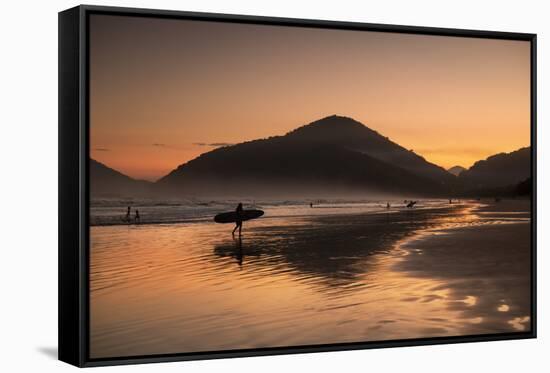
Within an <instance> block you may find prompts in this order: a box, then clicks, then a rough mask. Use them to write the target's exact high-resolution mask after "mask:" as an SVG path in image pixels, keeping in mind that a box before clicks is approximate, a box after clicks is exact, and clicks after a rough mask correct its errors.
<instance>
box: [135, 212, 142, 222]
mask: <svg viewBox="0 0 550 373" xmlns="http://www.w3.org/2000/svg"><path fill="white" fill-rule="evenodd" d="M134 222H135V223H136V224H139V223H141V220H140V217H139V211H138V210H136V217H135V218H134Z"/></svg>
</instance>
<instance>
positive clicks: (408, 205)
mask: <svg viewBox="0 0 550 373" xmlns="http://www.w3.org/2000/svg"><path fill="white" fill-rule="evenodd" d="M405 202H406V201H405ZM416 202H417V201H409V203H408V204H407V208H409V209H412V208H413V207H414V205H416Z"/></svg>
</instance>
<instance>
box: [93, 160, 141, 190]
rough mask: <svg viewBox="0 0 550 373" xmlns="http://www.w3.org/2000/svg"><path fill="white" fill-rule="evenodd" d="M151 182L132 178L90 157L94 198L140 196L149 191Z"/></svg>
mask: <svg viewBox="0 0 550 373" xmlns="http://www.w3.org/2000/svg"><path fill="white" fill-rule="evenodd" d="M151 184H152V183H150V182H148V181H144V180H136V179H132V178H131V177H129V176H126V175H124V174H122V173H120V172H118V171H116V170H114V169H112V168H110V167H108V166H106V165H104V164H103V163H100V162H98V161H96V160H94V159H90V194H91V197H92V198H94V197H95V198H97V197H115V196H124V197H130V196H140V195H144V194H146V193H148V192H149V190H150V187H151Z"/></svg>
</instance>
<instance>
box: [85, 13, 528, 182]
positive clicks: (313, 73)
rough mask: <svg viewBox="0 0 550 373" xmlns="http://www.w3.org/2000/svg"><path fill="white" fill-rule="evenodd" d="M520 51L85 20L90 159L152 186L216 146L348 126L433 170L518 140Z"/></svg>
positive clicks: (474, 43)
mask: <svg viewBox="0 0 550 373" xmlns="http://www.w3.org/2000/svg"><path fill="white" fill-rule="evenodd" d="M529 48H530V45H529V42H526V41H507V40H491V39H476V38H462V37H442V36H426V35H408V34H397V33H382V32H364V31H347V30H327V29H315V28H300V27H275V26H266V25H246V24H236V23H232V24H231V23H218V22H205V21H182V20H170V19H155V18H145V17H122V16H104V15H92V16H91V18H90V136H91V140H90V143H91V146H90V148H91V157H92V158H94V159H97V160H99V161H100V162H103V163H105V164H107V165H108V166H110V167H113V168H115V169H117V170H119V171H121V172H123V173H125V174H127V175H129V176H132V177H135V178H140V179H148V180H156V179H158V178H159V177H162V176H164V175H165V174H167V173H168V172H169V171H171V170H172V169H174V168H176V167H177V166H178V165H180V164H182V163H185V162H187V161H188V160H190V159H193V158H195V157H196V156H198V155H199V154H201V153H204V152H206V151H209V150H211V149H213V148H214V147H216V146H220V145H223V144H233V143H239V142H243V141H247V140H253V139H257V138H263V137H268V136H274V135H283V134H285V133H286V132H288V131H290V130H292V129H294V128H296V127H299V126H301V125H304V124H307V123H309V122H312V121H314V120H317V119H320V118H323V117H326V116H328V115H332V114H338V115H344V116H348V117H352V118H354V119H356V120H358V121H360V122H362V123H364V124H365V125H367V126H368V127H370V128H372V129H374V130H376V131H378V132H379V133H381V134H382V135H384V136H388V137H389V138H390V139H391V140H393V141H394V142H396V143H398V144H400V145H402V146H404V147H406V148H408V149H413V150H414V151H415V152H416V153H418V154H420V155H422V156H424V157H425V158H426V159H427V160H429V161H431V162H433V163H436V164H438V165H440V166H443V167H445V168H448V167H451V166H454V165H461V166H464V167H469V166H471V165H472V163H474V162H475V161H477V160H479V159H483V158H486V157H487V156H489V155H492V154H495V153H498V152H509V151H512V150H516V149H518V148H520V147H524V146H528V145H529V143H530V49H529Z"/></svg>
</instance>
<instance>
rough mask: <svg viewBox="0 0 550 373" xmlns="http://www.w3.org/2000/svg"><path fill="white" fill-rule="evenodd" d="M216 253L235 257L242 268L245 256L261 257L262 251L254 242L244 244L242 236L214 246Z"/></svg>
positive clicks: (219, 255)
mask: <svg viewBox="0 0 550 373" xmlns="http://www.w3.org/2000/svg"><path fill="white" fill-rule="evenodd" d="M214 254H216V256H218V257H221V258H227V257H229V258H233V259H235V261H236V262H237V264H238V265H239V268H241V269H242V267H243V263H244V258H245V256H248V257H254V258H259V257H260V256H261V252H260V251H259V250H258V249H256V248H255V247H254V245H253V244H250V243H249V245H248V246H247V245H243V239H242V237H234V238H233V239H232V240H231V241H226V242H224V243H222V244H220V245H218V246H216V247H215V248H214Z"/></svg>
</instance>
